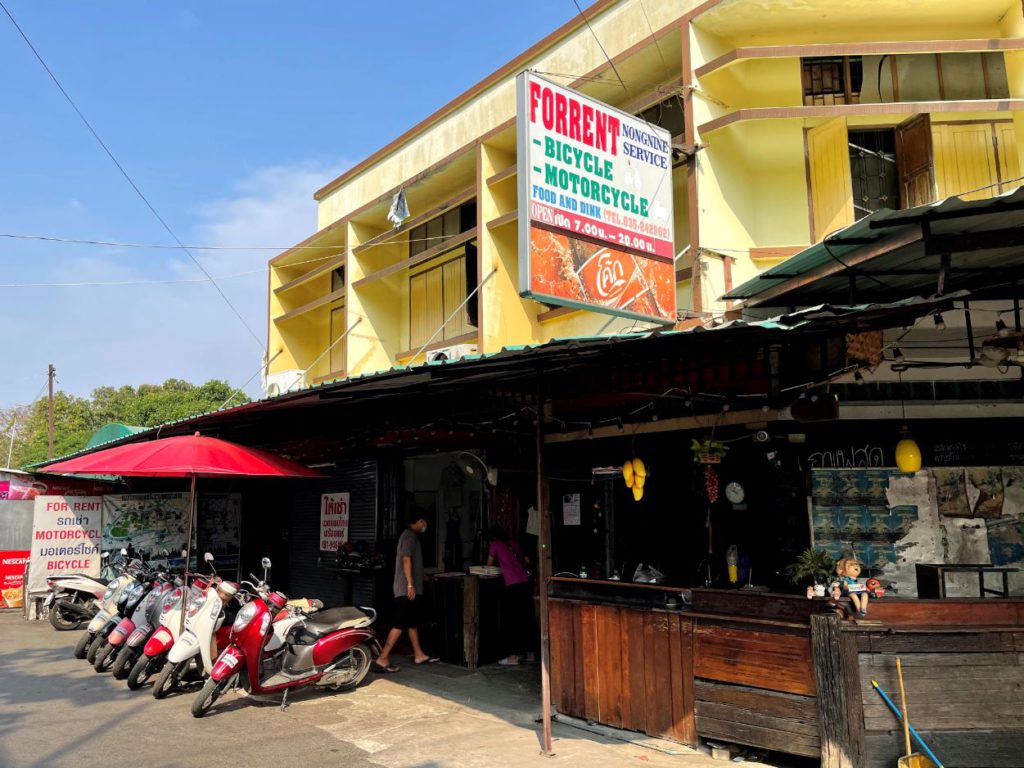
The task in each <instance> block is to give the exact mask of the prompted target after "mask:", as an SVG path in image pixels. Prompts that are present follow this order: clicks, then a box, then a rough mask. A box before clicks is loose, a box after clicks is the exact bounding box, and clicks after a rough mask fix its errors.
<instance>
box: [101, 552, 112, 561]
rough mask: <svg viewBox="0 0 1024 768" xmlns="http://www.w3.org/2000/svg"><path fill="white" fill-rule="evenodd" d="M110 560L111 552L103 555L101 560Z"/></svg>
mask: <svg viewBox="0 0 1024 768" xmlns="http://www.w3.org/2000/svg"><path fill="white" fill-rule="evenodd" d="M109 559H110V553H109V552H104V553H102V554H101V555H100V560H109Z"/></svg>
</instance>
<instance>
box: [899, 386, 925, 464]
mask: <svg viewBox="0 0 1024 768" xmlns="http://www.w3.org/2000/svg"><path fill="white" fill-rule="evenodd" d="M902 388H903V373H902V372H901V373H900V389H902ZM900 408H901V409H902V411H903V426H902V427H900V439H899V442H898V443H896V466H897V468H898V469H899V470H900V472H905V473H907V474H908V475H909V474H913V473H914V472H917V471H918V470H920V469H921V448H920V446H918V444H917V442H916V441H915V440H914V438H912V437H911V436H910V427H908V426H907V401H906V399H905V398H901V399H900Z"/></svg>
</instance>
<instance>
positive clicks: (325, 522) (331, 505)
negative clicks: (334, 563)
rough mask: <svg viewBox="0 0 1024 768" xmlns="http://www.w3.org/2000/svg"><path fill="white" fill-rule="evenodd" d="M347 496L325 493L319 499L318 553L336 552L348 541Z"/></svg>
mask: <svg viewBox="0 0 1024 768" xmlns="http://www.w3.org/2000/svg"><path fill="white" fill-rule="evenodd" d="M348 513H349V495H348V494H347V493H325V494H323V495H322V496H321V497H320V551H321V552H328V551H330V552H336V551H337V550H338V547H340V546H341V545H342V544H344V543H346V542H347V541H348V520H349V517H348Z"/></svg>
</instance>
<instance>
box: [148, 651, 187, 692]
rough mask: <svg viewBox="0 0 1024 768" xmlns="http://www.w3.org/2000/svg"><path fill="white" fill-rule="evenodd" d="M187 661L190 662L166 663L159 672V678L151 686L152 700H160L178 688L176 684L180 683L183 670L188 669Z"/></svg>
mask: <svg viewBox="0 0 1024 768" xmlns="http://www.w3.org/2000/svg"><path fill="white" fill-rule="evenodd" d="M189 661H191V659H185V661H179V662H178V663H177V664H171V663H168V664H167V665H166V666H165V667H164V668H163V669H162V670H161V671H160V676H159V677H158V678H157V679H156V683H154V685H153V698H154V699H162V698H164V697H166V696H167V695H168V694H169V693H171V691H173V690H174V689H175V688H177V687H178V683H180V682H181V678H182V677H183V676H184V674H185V670H186V669H187V668H188V663H189Z"/></svg>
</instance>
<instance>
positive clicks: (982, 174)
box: [932, 122, 999, 200]
mask: <svg viewBox="0 0 1024 768" xmlns="http://www.w3.org/2000/svg"><path fill="white" fill-rule="evenodd" d="M932 133H933V135H934V138H935V171H936V177H937V181H938V188H939V196H940V197H943V198H945V197H953V196H957V197H963V198H964V199H965V200H983V199H985V198H988V197H993V196H994V195H997V194H999V166H998V163H997V162H996V150H995V138H994V134H993V126H992V123H989V122H981V123H961V124H940V125H936V126H935V127H934V130H933V131H932Z"/></svg>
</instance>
